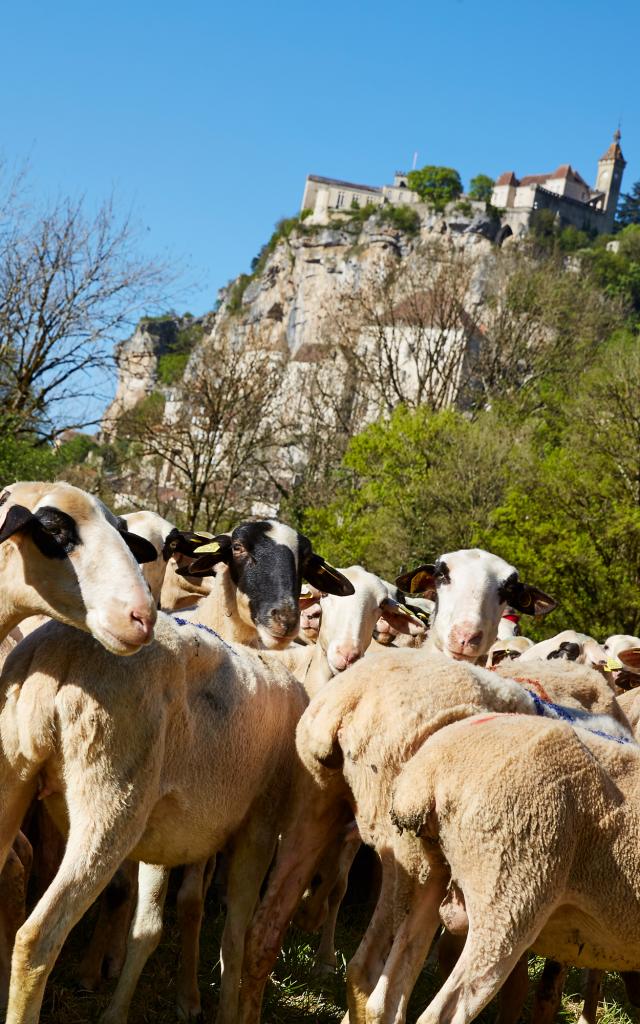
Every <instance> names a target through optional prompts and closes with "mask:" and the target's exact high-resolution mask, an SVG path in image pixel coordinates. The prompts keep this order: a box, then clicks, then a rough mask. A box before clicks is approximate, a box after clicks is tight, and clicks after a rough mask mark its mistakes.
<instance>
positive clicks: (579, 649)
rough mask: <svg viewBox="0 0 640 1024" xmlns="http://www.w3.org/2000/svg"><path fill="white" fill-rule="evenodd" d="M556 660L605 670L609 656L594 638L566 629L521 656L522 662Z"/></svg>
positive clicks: (530, 648)
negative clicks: (561, 659) (559, 659)
mask: <svg viewBox="0 0 640 1024" xmlns="http://www.w3.org/2000/svg"><path fill="white" fill-rule="evenodd" d="M554 658H565V659H566V660H567V661H575V662H577V663H578V664H579V665H590V666H591V668H597V669H604V667H605V663H606V660H607V654H606V652H605V650H604V648H603V647H601V646H600V644H599V643H598V641H597V640H594V639H593V637H592V636H587V634H586V633H576V632H575V631H574V630H573V629H565V630H564V631H563V632H562V633H557V634H556V636H552V637H550V639H549V640H542V641H541V642H540V643H537V644H533V646H531V647H529V648H528V649H527V650H526V651H524V652H523V653H522V654H521V655H520V661H521V662H529V661H533V660H538V659H543V660H548V661H553V659H554Z"/></svg>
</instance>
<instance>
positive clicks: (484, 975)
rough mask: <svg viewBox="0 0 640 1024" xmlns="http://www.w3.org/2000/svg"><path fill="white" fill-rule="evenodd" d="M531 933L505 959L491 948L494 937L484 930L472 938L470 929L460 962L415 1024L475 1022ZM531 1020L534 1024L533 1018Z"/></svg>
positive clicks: (461, 1023) (511, 967)
mask: <svg viewBox="0 0 640 1024" xmlns="http://www.w3.org/2000/svg"><path fill="white" fill-rule="evenodd" d="M470 919H471V915H470ZM535 934H537V930H536V931H534V932H532V933H531V934H528V935H526V936H525V938H524V939H520V940H519V942H518V943H517V945H516V946H515V948H514V949H512V952H511V954H510V955H509V956H508V957H501V956H500V955H499V953H498V951H497V948H496V947H495V936H492V935H491V933H489V932H487V931H486V930H485V931H483V932H482V933H481V934H475V935H474V932H473V927H472V926H471V927H470V928H469V934H468V936H467V941H466V943H465V946H464V949H463V951H462V954H461V956H460V959H459V960H458V962H457V964H456V965H455V967H454V968H453V970H452V972H451V974H450V976H449V978H448V979H447V981H446V982H445V983H444V985H443V986H442V988H441V989H440V991H439V992H438V994H437V995H436V996H435V998H434V999H432V1001H431V1002H430V1003H429V1006H428V1007H427V1008H426V1010H424V1012H423V1013H421V1014H420V1016H419V1017H418V1020H417V1021H416V1024H469V1022H470V1021H472V1020H475V1018H476V1017H477V1016H478V1014H479V1013H480V1011H481V1010H483V1009H484V1007H485V1006H486V1005H487V1003H489V1002H491V1000H492V999H493V997H494V996H495V995H496V993H497V992H498V991H499V989H500V986H501V985H503V984H504V982H505V980H506V978H507V977H508V976H509V974H510V973H511V971H512V970H513V968H514V967H515V965H516V963H517V961H518V959H519V958H520V957H521V956H522V955H523V954H524V953H525V952H526V950H527V949H528V947H529V946H530V945H531V943H532V941H533V938H534V936H535ZM534 1019H535V1020H536V1024H537V1018H534Z"/></svg>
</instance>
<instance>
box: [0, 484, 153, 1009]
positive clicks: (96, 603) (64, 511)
mask: <svg viewBox="0 0 640 1024" xmlns="http://www.w3.org/2000/svg"><path fill="white" fill-rule="evenodd" d="M134 553H135V554H136V556H137V557H138V558H139V559H140V560H145V559H150V558H152V557H155V552H154V551H153V550H152V549H150V547H149V546H148V545H147V543H146V541H144V540H143V539H140V538H137V537H136V536H134V535H132V534H130V533H129V532H128V531H127V530H126V529H125V527H124V524H122V523H121V521H120V520H119V519H117V518H116V517H115V516H113V515H112V514H111V512H109V511H108V509H106V508H105V506H104V505H103V504H102V503H101V502H99V501H98V500H97V499H96V498H94V497H92V496H91V495H89V494H86V493H85V492H84V491H82V490H80V489H79V488H77V487H73V486H71V485H70V484H62V483H56V484H51V483H25V482H22V483H17V484H13V485H12V486H10V487H7V488H5V489H4V491H2V494H0V668H2V663H3V662H4V660H5V658H6V657H8V656H9V655H10V654H11V652H12V650H14V649H15V648H16V646H17V645H18V644H19V643H20V641H21V640H22V639H23V636H22V631H21V630H20V629H18V625H17V624H18V623H19V622H21V621H23V620H25V619H27V618H29V617H30V616H35V615H38V616H39V615H46V616H48V617H54V618H56V619H60V620H61V621H62V622H66V623H69V624H70V625H74V626H77V627H78V628H79V629H82V630H87V631H90V632H91V633H92V634H93V636H94V637H95V638H96V639H97V640H99V641H100V642H101V643H102V644H103V645H105V646H106V647H107V648H108V649H109V650H112V651H113V652H114V653H116V654H134V653H135V652H136V651H138V650H139V649H140V648H141V646H142V645H144V644H147V643H148V642H149V641H150V639H151V636H152V633H153V628H154V623H155V617H156V611H155V607H154V605H153V602H152V601H151V600H150V597H149V593H148V590H147V587H146V585H145V583H144V580H143V578H142V575H141V572H140V568H139V566H138V563H137V562H136V561H135V558H134ZM106 565H108V566H109V571H108V572H105V566H106ZM3 740H4V737H3ZM21 819H22V813H20V810H19V809H17V808H16V809H10V813H9V816H8V820H7V821H6V822H5V821H3V822H2V829H3V842H4V848H3V854H4V856H3V857H2V862H4V861H5V859H6V858H8V860H6V863H5V864H4V868H3V871H2V874H1V875H0V886H1V887H2V891H3V899H2V901H1V902H2V920H1V922H0V933H1V935H2V945H1V947H0V1004H1V1005H2V1006H4V1005H5V1004H6V993H7V983H8V973H9V972H8V965H9V956H10V951H11V946H12V944H13V942H12V940H13V936H14V934H15V931H16V928H17V926H18V924H20V923H21V922H22V920H24V916H25V892H26V882H27V879H28V872H29V868H30V861H31V853H30V847H29V844H28V840H27V839H26V837H24V836H23V835H22V833H19V832H18V828H19V826H20V824H21ZM17 832H18V834H17V836H16V833H17ZM14 837H15V838H14ZM12 844H13V846H12ZM11 846H12V849H9V847H11ZM27 851H28V855H27Z"/></svg>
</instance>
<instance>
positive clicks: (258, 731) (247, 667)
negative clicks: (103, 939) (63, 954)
mask: <svg viewBox="0 0 640 1024" xmlns="http://www.w3.org/2000/svg"><path fill="white" fill-rule="evenodd" d="M252 525H254V524H252ZM258 532H259V533H260V537H259V538H258V539H257V540H256V547H258V546H260V545H262V544H267V545H268V544H269V543H271V544H272V545H273V546H274V547H277V546H278V545H279V544H280V541H279V540H278V539H277V538H274V537H273V535H272V534H270V530H269V528H268V527H267V528H265V529H263V530H262V531H258ZM245 539H246V540H247V543H248V538H245ZM273 554H274V552H273V551H272V552H271V556H273ZM229 557H230V558H232V559H234V566H235V569H234V571H236V574H237V575H238V576H239V577H240V576H242V578H243V579H244V581H245V585H246V579H247V574H244V575H243V573H242V571H241V569H242V564H243V563H246V564H247V565H248V566H249V567H250V569H252V568H253V567H254V566H255V565H256V564H257V560H256V559H255V557H253V555H252V552H251V550H249V549H248V548H247V546H246V544H245V545H244V546H243V550H241V551H239V550H237V551H234V550H233V549H231V551H230V552H229ZM288 557H289V559H290V568H289V575H290V576H291V580H292V581H293V583H294V585H295V586H296V587H297V586H299V578H300V574H301V573H302V574H304V575H305V576H308V575H311V576H313V578H314V579H316V580H317V579H321V580H322V586H323V589H325V590H327V589H330V588H342V589H344V590H345V592H349V590H350V584H348V581H346V580H344V579H343V578H342V577H341V576H340V575H339V573H337V572H336V571H335V570H333V569H331V567H329V566H326V564H325V563H324V562H323V561H322V559H320V558H319V556H317V555H316V554H315V553H314V552H313V551H312V549H311V545H310V544H309V542H308V541H307V540H306V538H304V537H302V536H301V535H298V540H297V547H296V551H295V554H294V555H293V556H292V555H291V552H290V551H289V556H288ZM266 561H267V563H268V568H269V569H270V570H272V569H273V558H272V557H269V558H267V560H266ZM235 563H238V564H235ZM248 575H250V571H249V573H248ZM258 577H259V573H258ZM243 593H244V594H245V595H246V594H247V590H246V589H245V590H244V591H243ZM283 600H284V616H283V617H284V618H286V616H287V615H288V605H289V598H288V593H287V592H285V593H284V598H283ZM277 613H278V609H277V608H275V610H274V606H273V605H272V606H271V608H270V609H268V610H265V612H264V620H263V622H262V623H260V626H261V628H262V630H263V631H265V630H266V629H267V628H268V626H269V625H273V626H274V628H280V627H281V626H282V628H283V634H284V631H285V629H284V627H285V626H286V623H285V622H283V621H282V620H281V619H280V618H279V616H278V614H277ZM287 628H288V626H287ZM3 682H4V694H5V701H4V704H3V707H2V710H1V711H0V731H1V733H2V736H3V740H4V743H3V756H2V758H1V759H0V783H1V784H0V792H1V793H2V798H3V814H2V815H1V816H0V821H1V822H2V825H3V828H4V826H5V824H6V823H7V822H8V821H9V820H10V819H11V815H12V813H13V814H14V815H19V811H20V809H21V808H22V807H24V805H25V803H26V802H28V800H29V799H30V798H31V796H32V794H33V791H34V788H35V785H36V780H37V778H38V777H39V776H40V777H42V778H44V779H45V782H46V789H47V791H48V795H47V796H46V800H47V807H48V809H49V810H50V812H51V814H52V817H53V818H54V820H55V821H56V823H57V824H58V825H59V827H61V828H67V827H68V841H67V847H66V850H65V855H64V858H63V861H62V864H61V866H60V870H59V872H58V874H57V875H56V878H55V879H54V881H53V883H52V885H51V886H50V887H49V889H48V890H47V892H46V893H45V894H44V896H43V897H42V899H41V900H40V901H39V903H38V904H37V906H36V908H35V909H34V911H33V912H32V914H31V915H30V917H29V919H28V920H27V922H26V923H25V924H24V925H23V927H22V928H21V929H20V930H19V932H18V935H17V936H16V944H15V948H14V955H13V964H12V976H11V989H10V997H9V1007H8V1014H7V1020H8V1021H11V1022H13V1024H17V1022H18V1021H22V1022H24V1021H27V1020H28V1021H34V1022H35V1021H36V1020H37V1017H38V1013H39V1007H40V1004H41V1000H42V995H43V991H44V986H45V983H46V978H47V976H48V974H49V971H50V969H51V967H52V965H53V962H54V961H55V957H56V954H57V951H58V950H59V948H60V947H61V945H62V942H63V941H64V939H65V937H66V935H67V934H68V931H69V930H70V928H71V927H72V926H73V924H74V923H75V922H76V921H77V920H78V919H79V917H80V916H82V914H83V913H84V911H85V909H86V908H87V906H88V905H90V903H91V902H92V901H93V899H94V898H95V896H96V895H97V894H98V892H99V891H100V890H101V889H102V888H103V887H104V885H105V883H106V881H107V880H108V879H109V877H110V876H111V875H112V874H113V872H114V870H115V869H116V867H117V866H118V865H119V863H120V862H121V861H122V860H123V859H124V857H125V856H127V855H128V854H129V855H130V856H132V858H133V859H137V860H139V861H141V862H144V863H143V864H142V866H141V869H140V874H139V897H138V907H137V910H136V915H135V918H134V922H133V925H132V931H131V935H130V940H129V948H128V953H127V960H126V962H125V967H124V969H123V972H122V975H121V977H120V981H119V983H118V988H117V990H116V994H115V996H114V1001H113V1003H112V1005H111V1007H110V1009H109V1010H108V1011H107V1014H106V1019H111V1020H116V1019H117V1020H122V1019H123V1017H125V1016H126V1009H127V1007H128V1004H129V1001H130V998H131V995H132V992H133V990H134V988H135V983H136V981H137V977H138V975H139V972H140V970H141V969H142V966H143V965H144V962H145V960H146V958H147V956H148V955H149V953H150V951H151V950H152V949H153V948H154V947H155V945H156V943H157V941H158V939H159V936H160V931H161V926H162V903H163V900H164V895H165V892H166V880H167V877H168V870H169V868H170V867H171V866H172V865H174V864H184V863H189V862H197V861H203V860H206V859H207V858H208V857H209V856H211V855H212V854H213V853H215V852H216V850H218V849H220V848H221V847H222V846H227V845H228V844H230V843H231V841H232V846H231V847H230V853H229V858H230V861H229V881H228V888H227V901H228V914H227V922H226V926H225V932H224V935H223V956H224V965H225V967H224V972H223V980H222V990H221V1006H220V1013H219V1019H220V1021H230V1020H233V1018H234V1004H235V994H236V993H237V987H238V975H239V971H240V967H241V961H242V948H243V937H244V929H245V927H246V923H247V921H248V919H249V917H250V914H251V912H252V910H253V906H254V903H255V900H256V898H257V895H258V891H259V887H260V884H261V881H262V878H263V875H264V873H265V871H266V868H267V866H268V864H269V861H270V859H271V855H272V853H273V848H274V844H275V840H276V837H277V834H278V827H279V813H280V812H279V808H280V807H281V806H282V804H283V802H284V801H286V799H287V797H288V791H287V790H288V779H289V776H290V772H291V770H292V766H293V763H294V758H295V753H294V727H295V723H296V721H297V719H298V717H299V715H300V713H301V711H302V709H303V707H304V705H305V702H306V698H305V696H304V692H303V691H302V689H301V687H300V686H299V684H298V683H297V682H296V681H295V680H294V679H292V677H291V676H290V675H289V674H288V673H287V672H286V671H285V670H284V669H283V668H282V667H280V666H278V665H277V664H275V663H273V662H272V661H267V660H266V657H265V655H262V656H261V655H260V654H259V653H257V652H256V653H253V652H250V651H248V650H247V649H245V648H242V647H240V646H233V645H230V644H228V643H227V642H226V641H223V640H222V639H221V638H219V637H218V636H216V635H215V633H214V632H213V630H211V629H209V628H208V627H205V626H201V625H197V624H191V623H189V622H186V621H184V620H182V619H181V618H180V617H179V616H176V617H170V616H166V615H163V614H160V615H159V617H158V624H157V628H156V641H155V642H154V643H153V644H152V645H150V646H149V647H146V648H144V649H143V650H141V651H140V652H139V655H138V657H137V658H136V659H134V661H133V662H130V663H128V665H127V667H126V669H125V668H121V667H120V661H119V659H117V658H113V657H111V656H110V655H109V654H108V653H107V652H104V651H103V650H102V649H101V648H99V647H97V646H96V645H95V644H93V643H92V641H90V640H87V639H86V638H85V637H84V636H83V635H82V634H80V633H74V632H73V631H69V630H65V629H64V627H61V626H58V625H57V624H56V623H50V624H49V625H47V626H45V627H44V628H43V629H42V630H40V632H39V634H38V636H37V637H36V636H35V635H32V636H31V637H28V638H26V640H25V641H24V642H23V643H21V644H20V645H19V646H18V648H17V649H16V651H15V652H14V653H13V654H12V655H11V657H10V659H9V662H8V664H7V666H6V670H5V676H4V680H3ZM88 736H91V737H93V740H92V742H88V741H87V737H88ZM212 751H214V752H215V757H212ZM3 835H4V833H3ZM5 838H6V837H5ZM6 850H7V846H6V844H5V846H4V848H3V849H2V851H1V852H2V854H3V855H4V856H6ZM130 851H132V852H130ZM36 963H37V964H39V965H43V966H41V967H39V969H38V971H34V970H33V965H34V964H36Z"/></svg>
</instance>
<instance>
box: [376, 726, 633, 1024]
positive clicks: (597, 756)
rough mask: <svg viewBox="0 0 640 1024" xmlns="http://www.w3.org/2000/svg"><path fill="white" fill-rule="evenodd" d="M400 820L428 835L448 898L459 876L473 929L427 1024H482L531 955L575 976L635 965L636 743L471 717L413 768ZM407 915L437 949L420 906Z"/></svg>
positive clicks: (434, 742) (423, 1020)
mask: <svg viewBox="0 0 640 1024" xmlns="http://www.w3.org/2000/svg"><path fill="white" fill-rule="evenodd" d="M470 778H472V779H473V784H472V785H469V779H470ZM393 815H394V819H395V821H396V823H397V824H398V825H399V826H400V827H402V828H405V829H408V830H410V832H411V833H413V834H415V835H417V836H418V837H420V839H421V843H422V853H423V857H424V861H425V865H428V866H429V867H430V866H431V865H435V871H434V872H433V873H430V878H434V879H436V878H437V879H438V886H439V890H440V893H441V898H444V896H445V892H446V886H447V877H448V874H449V872H450V876H451V878H452V879H453V882H454V890H456V891H457V893H456V897H455V899H456V902H457V904H458V913H463V914H464V915H465V916H466V917H467V919H468V923H469V931H468V936H467V940H466V943H465V946H464V951H463V953H462V956H461V957H460V960H459V961H458V964H457V965H456V967H455V969H454V971H453V972H452V974H451V976H450V977H449V979H448V981H447V982H446V983H445V985H444V986H443V987H442V989H441V990H440V992H439V993H438V995H437V996H436V997H435V999H434V1000H433V1001H432V1002H431V1004H430V1005H429V1007H428V1008H427V1009H426V1010H425V1011H424V1013H423V1014H422V1015H421V1016H420V1017H419V1024H432V1022H433V1024H435V1022H436V1021H441V1020H442V1019H443V1016H442V1015H443V1013H446V1014H447V1019H449V1020H451V1021H455V1022H456V1024H466V1022H469V1021H472V1020H474V1019H475V1017H476V1016H477V1014H478V1013H479V1012H480V1010H481V1009H482V1007H483V1006H485V1005H486V1004H487V1003H488V1002H489V1000H490V999H491V998H492V997H493V995H494V994H495V993H496V991H497V990H498V989H499V987H500V985H501V984H502V983H503V981H504V980H505V979H506V977H507V976H508V974H509V972H510V970H511V969H512V967H513V965H514V964H515V963H516V961H517V959H518V958H519V957H520V956H521V955H522V954H523V953H524V952H525V950H527V949H529V948H533V950H534V951H536V952H538V953H539V954H541V955H543V956H547V957H552V958H553V959H555V960H558V961H561V962H565V963H572V964H575V965H577V966H587V967H593V968H596V969H603V968H604V969H612V970H618V971H628V970H636V969H638V968H639V967H640V909H639V908H640V887H639V885H638V878H639V877H640V861H639V858H638V844H637V834H638V821H639V819H640V748H639V747H638V745H637V744H636V743H634V742H633V741H627V742H621V739H620V737H619V736H618V735H616V734H615V733H613V734H603V733H602V732H600V733H599V734H597V733H596V732H594V731H593V730H590V729H584V728H582V727H581V725H576V724H575V723H574V724H573V725H570V724H568V723H564V722H552V721H549V720H547V719H538V720H533V719H531V718H524V717H520V716H500V715H498V716H486V715H485V716H482V717H480V718H471V719H469V720H467V721H465V722H459V723H456V724H455V725H452V726H451V727H449V728H446V729H443V730H442V731H441V732H439V733H438V735H437V736H434V737H433V738H432V739H431V740H430V741H429V742H428V743H426V744H425V745H424V746H423V747H422V749H421V750H420V751H419V752H418V753H417V754H416V755H415V757H414V758H413V759H412V760H411V761H409V762H408V763H407V764H406V765H405V766H404V768H403V769H402V771H401V773H400V775H399V777H398V780H397V782H396V785H395V787H394V794H393ZM443 869H444V871H443ZM427 870H428V868H427ZM443 881H444V887H443V886H442V882H443ZM435 892H436V891H435V888H433V889H432V890H431V891H430V894H429V895H430V901H431V902H432V898H433V896H434V894H435ZM445 912H447V911H445ZM411 916H414V917H415V918H416V919H418V918H419V919H420V924H421V928H422V929H424V931H425V932H426V936H425V938H427V939H428V933H429V927H427V928H425V923H426V921H425V913H424V911H423V908H421V907H420V906H419V901H417V902H416V904H415V905H414V906H413V907H412V909H411ZM429 926H430V927H432V928H433V929H434V930H435V926H437V908H436V914H435V919H434V915H433V913H431V914H430V915H429Z"/></svg>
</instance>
